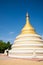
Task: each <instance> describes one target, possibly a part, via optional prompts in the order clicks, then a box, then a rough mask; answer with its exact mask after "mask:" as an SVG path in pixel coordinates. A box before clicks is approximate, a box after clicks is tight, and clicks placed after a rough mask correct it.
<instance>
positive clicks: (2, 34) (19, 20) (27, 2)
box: [0, 0, 43, 43]
mask: <svg viewBox="0 0 43 65" xmlns="http://www.w3.org/2000/svg"><path fill="white" fill-rule="evenodd" d="M26 12H28V13H29V16H30V23H31V24H32V26H33V27H34V28H35V30H36V32H37V33H38V34H40V35H43V0H0V40H3V41H6V42H7V41H10V42H11V43H13V42H14V40H15V38H16V36H17V35H18V34H19V33H20V32H21V29H22V28H23V26H24V24H25V22H26Z"/></svg>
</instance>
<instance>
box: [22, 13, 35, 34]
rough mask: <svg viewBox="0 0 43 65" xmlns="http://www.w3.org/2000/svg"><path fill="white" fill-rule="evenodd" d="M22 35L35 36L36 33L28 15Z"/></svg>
mask: <svg viewBox="0 0 43 65" xmlns="http://www.w3.org/2000/svg"><path fill="white" fill-rule="evenodd" d="M22 33H24V34H28V33H29V34H32V33H33V34H34V33H35V31H34V28H33V27H32V25H31V24H30V21H29V16H28V13H27V14H26V24H25V26H24V27H23V29H22Z"/></svg>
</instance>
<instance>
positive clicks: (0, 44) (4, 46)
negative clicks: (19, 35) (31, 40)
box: [0, 40, 11, 53]
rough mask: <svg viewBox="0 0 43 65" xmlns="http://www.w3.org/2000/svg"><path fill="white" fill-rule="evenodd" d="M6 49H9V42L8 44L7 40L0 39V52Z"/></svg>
mask: <svg viewBox="0 0 43 65" xmlns="http://www.w3.org/2000/svg"><path fill="white" fill-rule="evenodd" d="M6 49H9V50H10V49H11V44H10V42H9V41H8V42H7V43H6V42H4V41H2V40H0V53H4V51H5V50H6Z"/></svg>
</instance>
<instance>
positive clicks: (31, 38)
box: [9, 13, 43, 58]
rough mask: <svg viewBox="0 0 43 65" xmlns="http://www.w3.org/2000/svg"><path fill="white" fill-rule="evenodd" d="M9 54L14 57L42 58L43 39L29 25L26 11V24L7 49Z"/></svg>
mask: <svg viewBox="0 0 43 65" xmlns="http://www.w3.org/2000/svg"><path fill="white" fill-rule="evenodd" d="M9 56H10V57H15V58H43V40H42V38H41V36H40V35H38V34H37V33H36V32H35V30H34V28H33V27H32V26H31V24H30V21H29V16H28V13H27V14H26V24H25V26H24V27H23V29H22V30H21V33H20V34H19V35H18V36H17V37H16V40H15V41H14V44H13V45H12V49H11V50H10V51H9Z"/></svg>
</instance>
